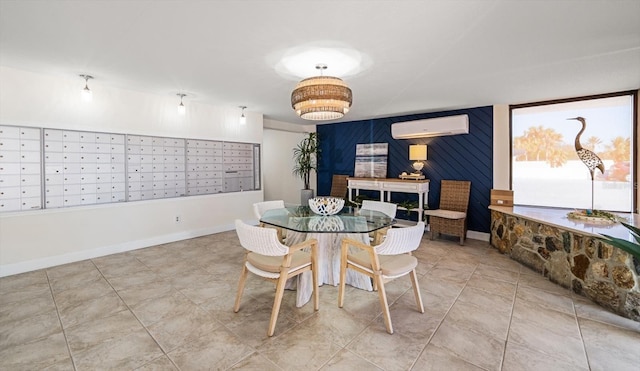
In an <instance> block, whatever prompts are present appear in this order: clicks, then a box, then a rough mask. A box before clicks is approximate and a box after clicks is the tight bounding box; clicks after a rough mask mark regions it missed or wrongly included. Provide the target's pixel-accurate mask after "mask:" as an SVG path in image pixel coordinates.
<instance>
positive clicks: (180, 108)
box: [176, 93, 187, 116]
mask: <svg viewBox="0 0 640 371" xmlns="http://www.w3.org/2000/svg"><path fill="white" fill-rule="evenodd" d="M176 95H177V96H179V97H180V104H178V114H179V115H181V116H184V115H185V113H187V107H185V106H184V103H182V98H184V97H186V96H187V95H186V94H182V93H178V94H176Z"/></svg>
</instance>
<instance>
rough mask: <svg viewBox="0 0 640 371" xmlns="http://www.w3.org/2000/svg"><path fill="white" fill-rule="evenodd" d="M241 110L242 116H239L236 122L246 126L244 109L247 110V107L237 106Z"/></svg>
mask: <svg viewBox="0 0 640 371" xmlns="http://www.w3.org/2000/svg"><path fill="white" fill-rule="evenodd" d="M238 107H240V108H241V109H242V114H241V115H240V120H239V121H238V122H239V123H240V125H246V124H247V116H245V115H244V109H245V108H247V106H238Z"/></svg>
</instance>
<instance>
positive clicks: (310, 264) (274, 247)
mask: <svg viewBox="0 0 640 371" xmlns="http://www.w3.org/2000/svg"><path fill="white" fill-rule="evenodd" d="M235 225H236V233H237V234H238V239H239V240H240V245H242V247H244V248H245V249H246V250H247V253H246V254H245V259H244V263H243V264H242V272H241V274H240V281H239V282H238V293H237V295H236V302H235V305H234V307H233V311H234V312H235V313H238V311H239V310H240V300H241V298H242V292H243V291H244V284H245V282H246V279H247V274H248V273H249V272H251V273H253V274H255V275H257V276H259V277H262V278H264V279H267V280H270V281H273V282H275V284H276V296H275V299H274V300H273V309H272V310H271V319H270V321H269V328H268V330H267V336H273V333H274V331H275V328H276V321H277V320H278V313H279V312H280V304H281V303H282V296H283V294H284V287H285V284H286V282H287V280H288V279H289V278H292V277H295V276H297V275H299V274H301V273H303V272H307V271H311V275H312V277H313V278H312V280H313V308H314V309H315V310H318V307H319V303H320V301H319V297H318V270H317V266H318V241H317V240H316V239H309V240H306V241H304V242H301V243H299V244H296V245H294V246H286V245H283V244H282V243H280V241H279V240H278V236H277V232H276V230H275V229H271V228H260V227H256V226H252V225H249V224H246V223H244V222H243V221H241V220H236V221H235ZM305 248H310V249H311V252H307V251H303V249H305Z"/></svg>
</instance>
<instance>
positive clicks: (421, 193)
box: [347, 177, 429, 217]
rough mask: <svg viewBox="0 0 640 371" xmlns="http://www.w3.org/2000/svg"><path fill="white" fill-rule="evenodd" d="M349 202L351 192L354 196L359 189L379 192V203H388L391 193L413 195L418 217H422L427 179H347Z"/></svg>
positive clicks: (351, 198) (351, 197)
mask: <svg viewBox="0 0 640 371" xmlns="http://www.w3.org/2000/svg"><path fill="white" fill-rule="evenodd" d="M347 182H348V185H347V188H348V189H349V201H351V202H353V190H354V189H355V191H356V196H358V195H359V194H360V190H361V189H365V190H369V191H378V192H380V201H382V202H389V201H390V200H391V192H400V193H414V194H417V195H418V215H420V216H421V217H422V213H423V211H424V209H425V207H424V206H425V203H426V202H427V201H428V198H427V195H428V194H429V179H421V180H412V179H395V178H351V177H349V178H347Z"/></svg>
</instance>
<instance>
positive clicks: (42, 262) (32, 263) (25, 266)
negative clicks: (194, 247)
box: [0, 224, 235, 277]
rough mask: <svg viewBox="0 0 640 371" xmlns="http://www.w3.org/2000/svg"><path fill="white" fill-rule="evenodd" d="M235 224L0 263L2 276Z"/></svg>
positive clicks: (190, 235) (158, 243)
mask: <svg viewBox="0 0 640 371" xmlns="http://www.w3.org/2000/svg"><path fill="white" fill-rule="evenodd" d="M234 229H235V226H234V225H233V224H227V225H219V226H216V227H212V228H206V229H200V230H193V231H184V232H180V233H173V234H168V235H163V236H156V237H152V238H147V239H142V240H136V241H128V242H125V243H121V244H116V245H110V246H103V247H98V248H95V249H91V250H83V251H76V252H72V253H68V254H62V255H56V256H49V257H46V258H41V259H34V260H28V261H24V262H20V263H13V264H4V265H0V277H6V276H12V275H14V274H19V273H25V272H31V271H35V270H38V269H43V268H50V267H53V266H56V265H62V264H68V263H74V262H78V261H82V260H87V259H93V258H99V257H101V256H105V255H111V254H117V253H121V252H126V251H132V250H137V249H142V248H145V247H150V246H155V245H161V244H164V243H170V242H175V241H181V240H187V239H190V238H195V237H200V236H206V235H209V234H214V233H220V232H225V231H230V230H234Z"/></svg>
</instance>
